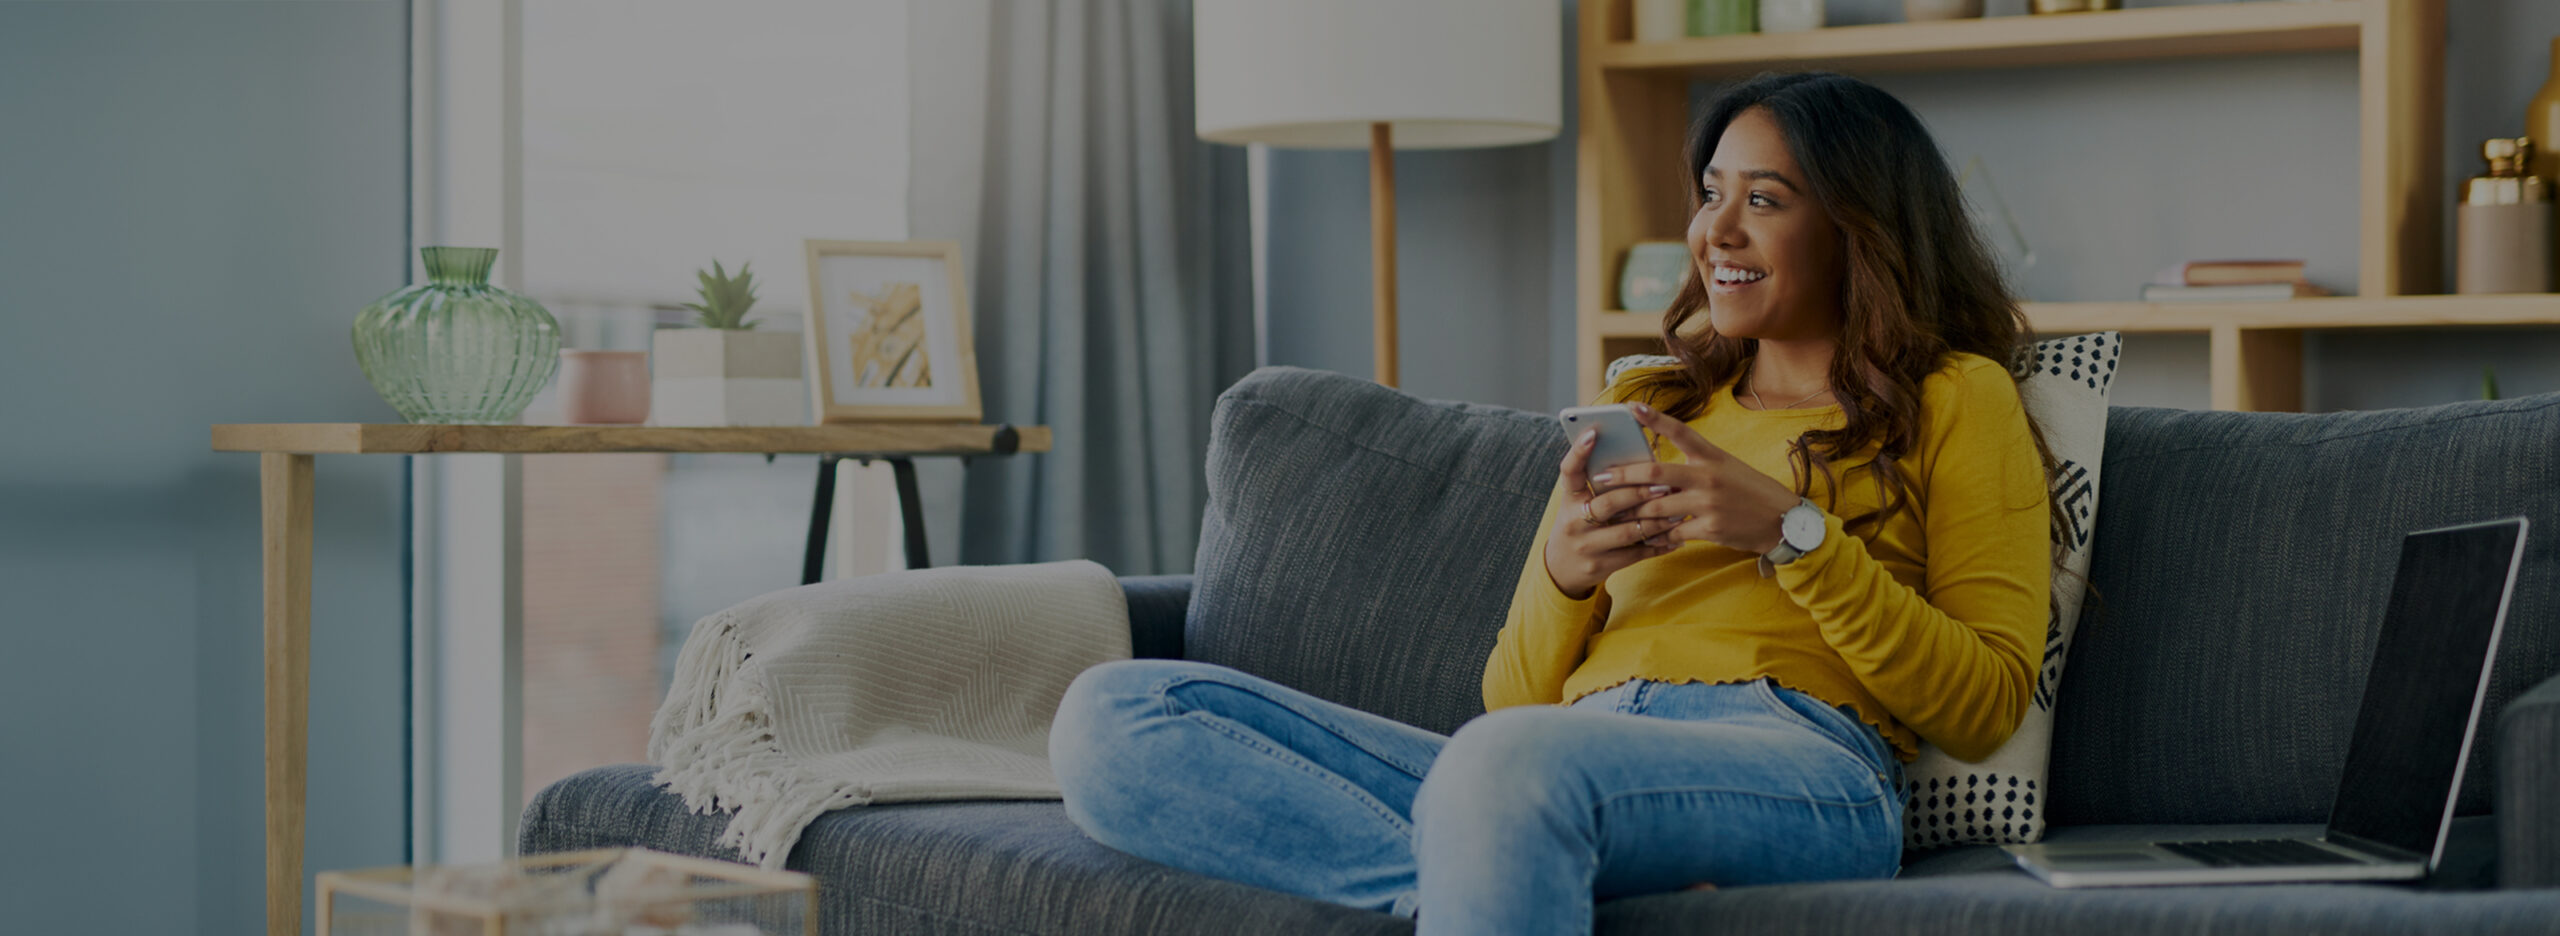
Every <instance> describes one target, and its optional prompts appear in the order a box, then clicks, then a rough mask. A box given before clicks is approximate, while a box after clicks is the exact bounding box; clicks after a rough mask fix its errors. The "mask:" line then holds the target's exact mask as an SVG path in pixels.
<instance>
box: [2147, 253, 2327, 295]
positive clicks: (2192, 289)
mask: <svg viewBox="0 0 2560 936" xmlns="http://www.w3.org/2000/svg"><path fill="white" fill-rule="evenodd" d="M2302 267H2303V262H2302V261H2300V260H2190V261H2188V262H2186V263H2181V264H2178V265H2176V266H2172V267H2170V268H2168V269H2165V270H2162V271H2160V273H2159V275H2157V276H2154V277H2152V278H2151V282H2149V283H2146V284H2143V287H2142V301H2144V302H2245V301H2248V300H2252V299H2298V298H2301V297H2304V296H2326V295H2329V291H2328V290H2326V289H2322V288H2320V287H2318V286H2314V285H2312V284H2311V283H2310V282H2309V281H2307V280H2304V279H2303V278H2302Z"/></svg>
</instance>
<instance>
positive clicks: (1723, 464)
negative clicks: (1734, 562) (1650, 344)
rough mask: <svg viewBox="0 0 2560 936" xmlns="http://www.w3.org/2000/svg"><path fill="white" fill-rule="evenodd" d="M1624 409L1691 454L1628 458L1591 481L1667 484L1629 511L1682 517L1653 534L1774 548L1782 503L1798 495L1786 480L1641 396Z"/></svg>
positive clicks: (1749, 549) (1742, 547)
mask: <svg viewBox="0 0 2560 936" xmlns="http://www.w3.org/2000/svg"><path fill="white" fill-rule="evenodd" d="M1627 408H1628V409H1629V410H1632V411H1634V413H1635V416H1636V422H1638V423H1641V424H1643V425H1644V427H1645V428H1647V429H1650V430H1653V433H1654V435H1657V436H1660V437H1662V438H1663V439H1666V440H1669V441H1670V443H1671V445H1672V447H1673V448H1677V449H1679V450H1680V454H1681V455H1683V456H1685V457H1687V458H1688V461H1687V462H1686V463H1673V462H1660V461H1656V462H1647V463H1644V464H1638V465H1628V466H1626V467H1623V468H1618V469H1615V470H1614V471H1612V472H1609V473H1607V474H1595V475H1592V476H1591V482H1592V483H1593V484H1595V485H1619V484H1641V485H1662V486H1666V487H1668V488H1670V489H1671V490H1670V493H1668V494H1665V495H1663V496H1660V497H1656V498H1654V499H1652V500H1649V501H1646V502H1645V503H1644V504H1643V505H1642V506H1640V507H1637V508H1636V509H1635V510H1634V511H1632V512H1631V513H1630V514H1629V517H1630V518H1633V517H1674V518H1685V519H1683V520H1682V521H1681V522H1680V523H1679V524H1678V525H1676V526H1673V527H1672V528H1670V529H1668V530H1665V531H1663V532H1661V533H1659V534H1656V535H1657V536H1659V537H1662V538H1665V539H1667V540H1669V541H1670V542H1672V543H1675V544H1676V543H1679V542H1682V541H1686V540H1705V541H1707V542H1710V543H1715V544H1717V545H1719V546H1725V547H1730V548H1733V549H1739V550H1742V551H1743V552H1748V553H1764V552H1768V551H1769V550H1772V549H1776V548H1778V543H1779V542H1780V541H1781V539H1780V536H1779V532H1778V527H1779V524H1780V522H1781V520H1782V519H1783V518H1784V516H1785V515H1786V512H1787V509H1788V508H1790V507H1794V506H1795V505H1796V504H1797V503H1798V502H1799V501H1801V500H1802V499H1803V498H1801V497H1799V496H1798V495H1797V494H1796V492H1795V491H1794V490H1792V489H1790V488H1788V487H1787V486H1786V484H1785V483H1783V482H1780V481H1779V480H1778V479H1776V478H1772V477H1769V476H1768V475H1765V474H1762V473H1760V469H1757V468H1753V467H1751V466H1750V465H1749V464H1747V463H1745V462H1743V460H1742V459H1740V458H1736V457H1734V456H1733V454H1732V453H1730V452H1727V451H1725V450H1723V449H1720V448H1717V447H1715V444H1714V443H1711V442H1708V441H1707V440H1706V438H1705V437H1703V436H1700V435H1698V431H1697V430H1695V429H1691V428H1689V425H1688V424H1687V423H1683V422H1681V421H1679V420H1677V419H1673V418H1671V417H1669V416H1665V415H1662V414H1661V413H1659V412H1656V411H1655V410H1654V409H1653V408H1652V407H1650V406H1646V405H1644V404H1642V403H1630V404H1627Z"/></svg>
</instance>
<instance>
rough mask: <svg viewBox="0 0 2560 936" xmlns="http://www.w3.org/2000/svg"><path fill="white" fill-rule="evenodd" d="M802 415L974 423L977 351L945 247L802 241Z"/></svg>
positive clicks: (962, 286)
mask: <svg viewBox="0 0 2560 936" xmlns="http://www.w3.org/2000/svg"><path fill="white" fill-rule="evenodd" d="M805 246H806V249H807V253H808V259H809V308H808V311H807V313H806V315H807V326H806V328H807V331H808V335H809V347H810V356H809V365H810V369H811V370H812V371H814V379H812V380H810V381H809V389H810V395H811V400H810V407H809V411H810V413H812V414H813V415H815V416H816V417H817V419H818V422H820V423H847V422H880V421H892V420H906V421H919V422H924V421H929V422H969V423H974V422H977V421H979V419H980V418H981V417H982V416H983V415H984V414H983V412H982V411H981V409H980V406H979V402H978V364H977V350H976V347H975V345H974V343H973V342H972V341H971V332H970V315H969V290H968V283H967V280H966V279H965V278H964V277H963V276H962V275H961V262H960V245H959V244H958V243H957V242H954V241H933V240H927V241H849V240H809V241H806V242H805Z"/></svg>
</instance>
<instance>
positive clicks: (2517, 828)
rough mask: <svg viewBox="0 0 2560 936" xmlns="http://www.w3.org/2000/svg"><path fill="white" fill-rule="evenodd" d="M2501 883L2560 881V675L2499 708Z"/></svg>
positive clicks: (2526, 884)
mask: <svg viewBox="0 0 2560 936" xmlns="http://www.w3.org/2000/svg"><path fill="white" fill-rule="evenodd" d="M2497 781H2498V782H2497V813H2498V886H2499V887H2560V675H2555V676H2552V677H2551V678H2549V679H2545V680H2543V681H2542V682H2541V683H2540V684H2537V685H2535V686H2534V687H2533V688H2531V689H2528V690H2525V692H2524V694H2523V695H2520V696H2517V697H2516V698H2515V701H2513V702H2509V703H2507V708H2506V711H2503V712H2500V713H2498V777H2497Z"/></svg>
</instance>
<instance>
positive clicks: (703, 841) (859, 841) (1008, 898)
mask: <svg viewBox="0 0 2560 936" xmlns="http://www.w3.org/2000/svg"><path fill="white" fill-rule="evenodd" d="M652 770H653V768H651V767H650V766H648V765H646V764H624V765H621V766H616V767H600V768H597V769H594V770H589V771H586V772H584V773H580V774H577V775H575V776H572V777H570V778H568V779H566V780H562V781H560V782H558V783H555V784H552V785H551V786H549V787H547V788H544V789H543V791H542V792H541V794H539V795H537V796H535V797H534V800H533V802H532V803H531V804H529V805H527V806H526V807H525V815H524V827H523V829H524V831H523V834H522V837H521V838H522V840H521V843H520V845H521V847H522V849H523V851H524V852H525V853H526V854H538V853H544V852H559V851H574V850H577V849H582V848H619V847H624V846H631V845H640V846H646V847H649V848H654V849H658V850H660V851H669V852H676V853H679V854H687V855H700V856H702V857H706V858H718V859H721V860H724V861H736V860H738V854H737V852H735V851H732V850H730V849H728V848H726V847H723V846H720V845H718V844H716V842H717V841H718V839H719V837H720V830H721V828H722V827H723V826H724V825H725V824H726V823H727V822H728V817H727V816H726V815H724V814H715V815H708V816H700V815H694V814H692V813H688V812H686V811H685V808H684V800H683V799H682V798H680V797H678V796H676V795H675V794H672V793H669V792H667V791H665V790H661V789H659V788H657V787H654V786H651V785H649V774H650V772H651V771H652ZM786 866H787V867H789V868H790V869H792V870H794V871H806V872H809V873H811V874H813V875H816V876H817V878H818V888H819V895H818V902H819V914H820V918H821V919H820V925H821V927H822V931H823V932H826V933H829V934H847V933H954V934H995V933H1092V934H1122V933H1128V934H1165V936H1172V934H1198V936H1235V934H1236V933H1237V932H1238V929H1237V923H1238V922H1239V921H1242V920H1251V921H1253V922H1254V924H1255V925H1256V926H1257V927H1258V930H1257V931H1260V932H1271V933H1334V934H1343V936H1351V934H1386V933H1411V932H1412V931H1413V929H1412V927H1411V926H1410V925H1408V924H1406V923H1405V921H1403V920H1400V919H1397V918H1395V917H1391V916H1387V915H1386V914H1383V913H1371V912H1368V911H1364V910H1353V909H1351V908H1349V907H1340V906H1335V905H1333V904H1328V903H1320V902H1317V901H1313V900H1308V899H1305V898H1303V897H1295V896H1291V895H1288V894H1283V893H1279V892H1277V891H1268V890H1263V889H1261V888H1257V887H1248V886H1246V885H1243V884H1235V883H1230V882H1227V881H1221V880H1218V879H1215V878H1209V877H1203V876H1201V875H1197V874H1193V873H1190V872H1188V871H1178V870H1175V869H1173V868H1168V867H1165V866H1163V865H1159V864H1155V863H1152V862H1148V861H1144V860H1141V859H1137V858H1132V857H1130V856H1128V855H1124V854H1121V853H1119V852H1116V851H1112V850H1111V849H1109V848H1105V847H1103V846H1102V845H1100V844H1098V843H1096V842H1095V841H1094V840H1092V839H1090V838H1087V837H1085V834H1084V833H1083V832H1081V831H1079V830H1077V829H1076V827H1075V826H1074V825H1073V824H1071V823H1069V822H1068V821H1067V814H1066V810H1065V808H1063V807H1061V806H1059V805H1058V803H1057V802H1056V801H1054V800H1051V801H1033V802H1019V801H1017V802H962V803H905V804H896V805H882V806H864V807H859V808H855V809H840V810H837V811H835V812H830V813H826V814H824V815H821V816H819V817H818V820H817V821H816V822H813V823H810V824H809V828H808V831H806V832H804V833H802V834H801V838H800V844H799V845H798V846H797V847H795V848H793V849H792V850H791V857H790V860H789V861H788V862H787V865H786Z"/></svg>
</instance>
